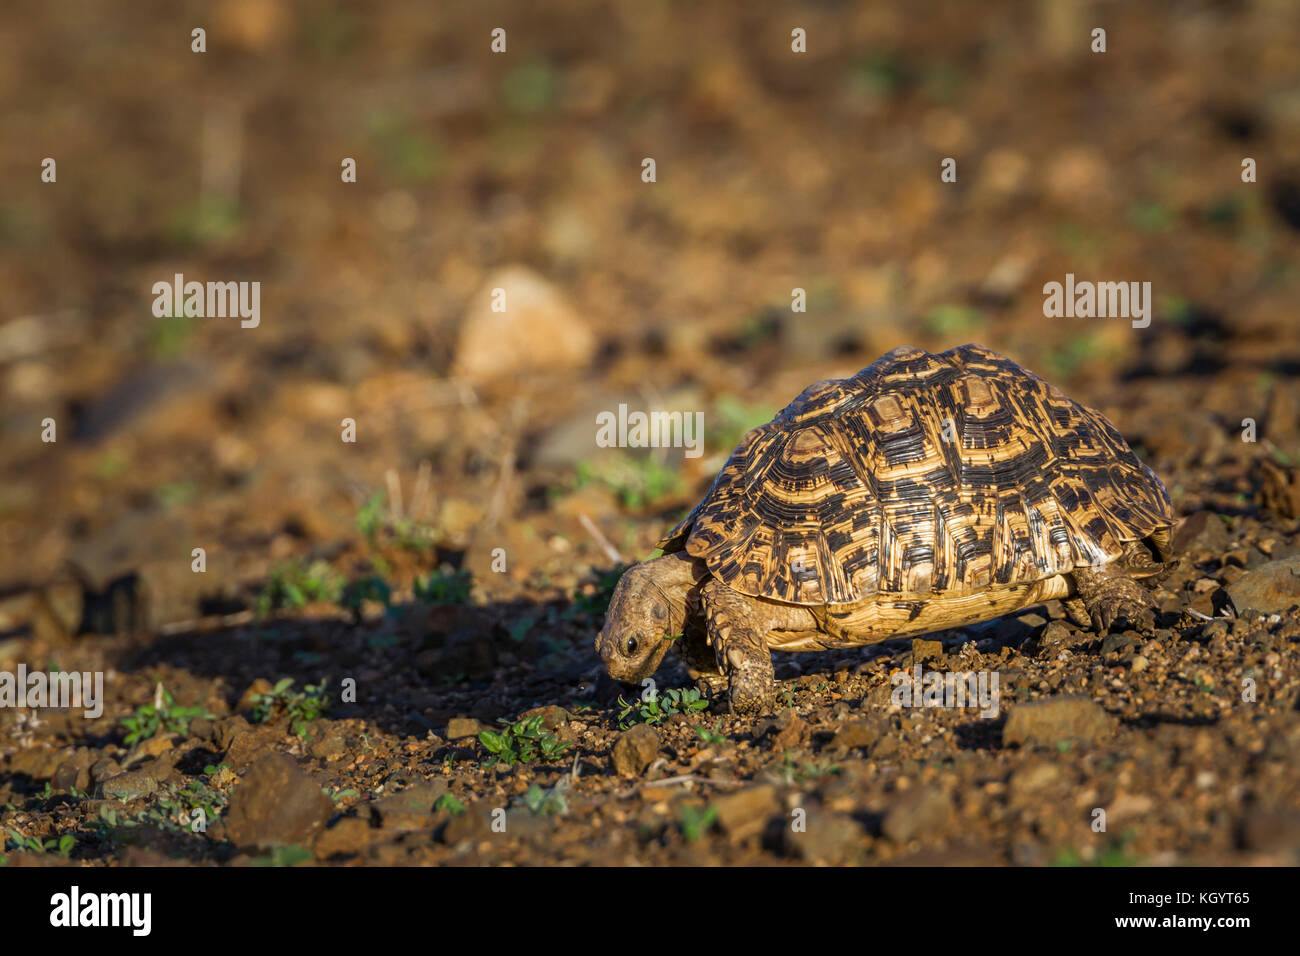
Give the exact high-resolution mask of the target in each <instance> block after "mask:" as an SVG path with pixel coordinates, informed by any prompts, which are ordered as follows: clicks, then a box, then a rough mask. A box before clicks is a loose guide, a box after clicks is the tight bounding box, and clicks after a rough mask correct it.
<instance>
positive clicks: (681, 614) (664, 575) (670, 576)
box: [641, 551, 709, 635]
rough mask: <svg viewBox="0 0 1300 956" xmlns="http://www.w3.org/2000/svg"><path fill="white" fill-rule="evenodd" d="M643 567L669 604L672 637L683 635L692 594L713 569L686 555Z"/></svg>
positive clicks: (681, 553) (667, 557) (677, 553)
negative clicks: (710, 569)
mask: <svg viewBox="0 0 1300 956" xmlns="http://www.w3.org/2000/svg"><path fill="white" fill-rule="evenodd" d="M641 566H642V567H643V568H645V570H646V572H647V573H648V574H649V575H650V579H651V580H652V581H653V582H654V584H655V587H657V588H658V589H659V591H660V592H661V593H662V594H663V596H664V599H665V600H666V601H667V602H668V633H669V634H670V635H674V634H681V633H683V632H684V631H685V629H686V616H687V607H688V605H689V604H690V601H691V594H692V592H694V591H695V590H696V589H698V588H699V586H700V583H701V582H702V581H703V580H704V579H705V578H707V577H708V576H709V569H708V568H707V567H706V566H705V564H704V562H703V561H701V560H700V559H699V558H693V557H691V556H690V555H689V554H687V553H686V552H685V551H674V552H673V553H672V554H665V555H663V556H662V557H658V558H652V559H651V560H649V561H646V562H644V563H643V564H642V565H641Z"/></svg>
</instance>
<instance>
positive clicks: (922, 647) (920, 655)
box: [912, 637, 943, 664]
mask: <svg viewBox="0 0 1300 956" xmlns="http://www.w3.org/2000/svg"><path fill="white" fill-rule="evenodd" d="M912 660H913V661H914V662H915V663H917V664H920V663H921V662H922V661H940V660H943V642H942V641H927V640H924V639H922V638H919V637H915V638H913V639H912Z"/></svg>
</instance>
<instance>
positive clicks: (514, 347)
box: [453, 266, 596, 380]
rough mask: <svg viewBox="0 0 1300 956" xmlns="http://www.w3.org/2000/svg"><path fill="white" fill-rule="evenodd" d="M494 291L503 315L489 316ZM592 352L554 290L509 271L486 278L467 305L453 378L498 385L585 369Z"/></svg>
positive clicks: (521, 271) (530, 275)
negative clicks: (522, 376)
mask: <svg viewBox="0 0 1300 956" xmlns="http://www.w3.org/2000/svg"><path fill="white" fill-rule="evenodd" d="M498 289H500V290H501V291H502V293H504V296H505V299H504V306H505V307H504V310H503V311H494V310H493V303H494V302H495V301H497V300H498V293H497V292H496V290H498ZM595 351H596V338H595V336H594V335H593V334H592V332H591V330H590V329H589V328H588V327H587V325H586V323H585V322H583V321H582V319H581V317H580V316H579V315H578V313H577V312H575V311H574V309H573V308H572V307H571V306H570V305H569V304H568V303H567V302H565V301H564V298H563V297H562V296H561V295H560V293H559V290H557V289H556V288H555V286H554V285H552V284H551V283H550V282H548V281H547V280H546V279H544V278H542V277H541V276H540V275H538V274H537V273H536V272H533V271H532V270H531V269H527V268H524V267H521V266H510V267H506V268H504V269H499V270H497V271H496V272H494V273H492V274H491V275H489V276H488V277H487V280H486V281H485V282H484V283H483V286H482V287H481V288H480V289H479V290H478V291H477V292H476V293H475V295H474V298H473V299H472V300H471V304H470V308H469V310H468V312H467V314H466V315H465V318H464V320H463V321H462V323H461V329H460V338H459V341H458V342H457V345H456V358H455V361H454V363H453V372H454V374H455V375H457V376H460V377H463V378H468V379H471V380H487V379H503V378H509V377H510V376H513V375H518V374H519V373H520V372H524V371H527V370H532V369H540V370H546V371H555V370H562V369H566V368H574V367H577V366H580V365H585V364H586V363H587V362H588V361H589V360H590V359H591V357H592V356H593V355H594V354H595Z"/></svg>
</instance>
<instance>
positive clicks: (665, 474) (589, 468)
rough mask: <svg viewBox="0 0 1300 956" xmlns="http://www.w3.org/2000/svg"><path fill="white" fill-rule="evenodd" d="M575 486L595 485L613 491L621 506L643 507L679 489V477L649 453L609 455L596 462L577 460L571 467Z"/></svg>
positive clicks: (680, 485) (680, 479)
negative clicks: (575, 465) (572, 467)
mask: <svg viewBox="0 0 1300 956" xmlns="http://www.w3.org/2000/svg"><path fill="white" fill-rule="evenodd" d="M575 482H576V486H577V487H578V488H583V487H586V486H588V485H597V486H600V487H603V488H606V489H608V490H609V491H611V492H613V493H614V495H615V496H616V497H617V498H618V500H619V503H620V504H622V506H623V507H624V508H630V509H633V510H636V509H640V508H644V507H646V506H648V505H652V504H654V503H655V502H657V501H661V500H662V499H664V498H667V497H669V496H671V495H676V494H679V493H680V492H681V491H682V487H683V485H682V476H681V475H680V474H679V473H678V472H677V471H675V470H674V469H672V468H670V467H669V466H668V465H665V464H664V463H663V462H661V461H659V460H658V459H656V458H654V457H652V456H648V455H647V456H637V457H634V456H632V455H626V454H617V455H615V454H610V455H607V456H604V457H602V458H600V459H598V460H597V461H594V462H592V461H580V462H578V465H577V468H576V469H575Z"/></svg>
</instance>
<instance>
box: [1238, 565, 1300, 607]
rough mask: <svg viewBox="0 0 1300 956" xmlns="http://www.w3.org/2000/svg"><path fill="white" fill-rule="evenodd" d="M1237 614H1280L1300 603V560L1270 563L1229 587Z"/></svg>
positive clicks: (1244, 575)
mask: <svg viewBox="0 0 1300 956" xmlns="http://www.w3.org/2000/svg"><path fill="white" fill-rule="evenodd" d="M1228 596H1229V597H1231V598H1232V603H1233V605H1234V606H1235V607H1236V608H1237V613H1238V614H1245V613H1246V612H1248V611H1258V612H1260V613H1261V614H1275V613H1277V614H1280V613H1281V612H1283V611H1286V610H1287V609H1289V608H1291V607H1293V606H1294V605H1297V604H1300V557H1291V558H1284V559H1282V560H1280V561H1269V562H1268V563H1267V564H1261V565H1260V566H1259V567H1257V568H1256V569H1255V570H1253V571H1247V572H1246V573H1245V574H1243V575H1242V576H1241V577H1240V578H1238V579H1237V581H1236V582H1234V583H1233V584H1232V586H1231V587H1229V588H1228Z"/></svg>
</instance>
